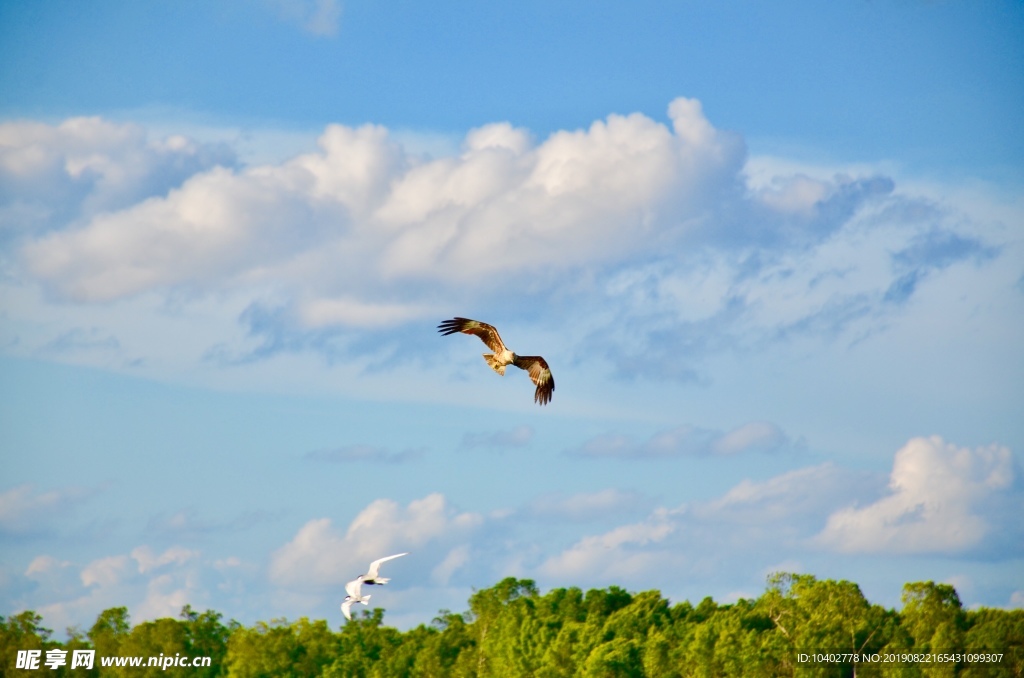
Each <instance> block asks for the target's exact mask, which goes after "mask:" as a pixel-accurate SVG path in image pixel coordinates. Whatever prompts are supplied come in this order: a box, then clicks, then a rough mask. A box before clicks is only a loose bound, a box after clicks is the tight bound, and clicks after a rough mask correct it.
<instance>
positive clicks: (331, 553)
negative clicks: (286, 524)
mask: <svg viewBox="0 0 1024 678" xmlns="http://www.w3.org/2000/svg"><path fill="white" fill-rule="evenodd" d="M482 522H483V517H482V516H480V515H478V514H474V513H460V512H459V511H457V510H456V509H455V508H453V507H452V506H450V505H449V504H448V502H447V500H446V499H445V498H444V496H443V495H441V494H431V495H428V496H426V497H424V498H423V499H417V500H414V501H411V502H410V503H409V504H408V505H407V506H404V507H403V506H401V505H399V504H398V503H397V502H394V501H392V500H390V499H378V500H376V501H374V502H373V503H371V504H370V505H369V506H367V507H366V508H365V509H363V510H362V511H361V512H360V513H359V514H358V515H357V516H356V517H355V518H354V519H353V520H352V522H351V523H350V524H349V526H348V528H347V529H346V530H345V531H344V533H342V532H341V531H339V530H338V529H336V528H335V527H334V524H333V521H332V520H331V519H330V518H318V519H315V520H311V521H309V522H308V523H306V524H305V525H303V526H302V527H301V528H300V529H299V531H298V532H297V533H296V534H295V536H294V537H293V538H292V539H291V541H289V542H288V543H287V544H285V545H284V546H282V547H281V548H280V549H278V550H277V551H275V552H274V554H273V556H272V557H271V561H270V569H269V574H270V579H271V581H272V582H273V583H275V584H277V585H279V586H282V587H286V588H289V589H309V588H314V589H319V588H322V587H326V586H338V585H344V583H345V582H346V581H348V580H349V579H351V578H352V576H353V573H356V574H358V573H359V572H362V571H363V570H364V569H365V568H366V566H367V565H368V564H369V563H370V562H371V561H373V560H376V559H377V558H380V557H381V556H382V555H386V554H389V553H400V552H403V551H410V552H411V551H416V552H417V559H418V560H419V561H420V562H430V555H429V554H431V553H435V552H437V551H438V549H441V550H442V551H447V552H448V553H449V556H447V557H449V558H454V557H455V556H450V549H452V548H455V547H456V546H458V545H459V544H458V543H457V542H460V541H461V542H463V543H465V540H466V538H467V537H468V536H469V535H470V534H472V533H473V532H474V531H475V530H476V529H477V528H478V527H479V526H480V525H481V524H482ZM443 557H444V556H441V557H438V560H441V559H442V558H443ZM453 562H454V561H451V562H449V565H448V566H446V567H444V568H442V570H441V571H442V572H447V571H451V569H452V568H454V567H455V566H454V565H453V564H452V563H453Z"/></svg>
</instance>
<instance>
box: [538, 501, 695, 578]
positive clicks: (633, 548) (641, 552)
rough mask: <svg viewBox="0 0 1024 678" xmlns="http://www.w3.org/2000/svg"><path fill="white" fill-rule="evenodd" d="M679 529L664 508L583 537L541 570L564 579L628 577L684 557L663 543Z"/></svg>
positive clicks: (546, 561)
mask: <svg viewBox="0 0 1024 678" xmlns="http://www.w3.org/2000/svg"><path fill="white" fill-rule="evenodd" d="M676 529H677V526H676V524H675V523H674V521H673V520H672V516H671V514H670V513H669V512H667V511H665V510H664V509H661V510H658V511H655V512H654V513H653V514H652V515H651V516H650V518H648V519H647V520H645V521H643V522H640V523H633V524H631V525H623V526H621V527H617V528H615V529H613V530H611V531H609V532H606V533H604V534H601V535H595V536H590V537H584V538H583V539H581V540H580V541H578V542H577V543H575V544H574V545H573V546H571V547H570V548H568V549H567V550H565V551H563V552H562V553H559V554H558V555H556V556H553V557H551V558H548V559H547V560H545V561H544V563H543V564H541V566H540V568H539V570H540V572H542V573H543V574H544V575H546V576H549V577H556V578H560V579H562V580H570V581H576V580H578V579H579V578H586V579H588V580H594V579H597V580H607V581H616V580H622V579H625V580H629V581H635V580H636V578H637V577H638V575H641V574H642V573H645V572H653V571H655V570H656V569H658V568H661V567H665V566H667V564H668V563H670V562H671V563H674V564H676V565H678V564H679V563H680V562H682V561H683V560H685V557H684V556H682V555H681V554H673V553H672V551H671V549H666V548H664V547H662V546H661V544H662V543H663V542H664V541H665V540H666V538H667V537H669V535H671V534H672V533H673V532H675V531H676Z"/></svg>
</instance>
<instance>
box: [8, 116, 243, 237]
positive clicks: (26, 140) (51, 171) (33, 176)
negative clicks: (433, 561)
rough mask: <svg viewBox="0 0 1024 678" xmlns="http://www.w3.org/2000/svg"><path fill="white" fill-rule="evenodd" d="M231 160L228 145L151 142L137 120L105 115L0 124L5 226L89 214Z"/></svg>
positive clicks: (37, 226)
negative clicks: (54, 121) (128, 121)
mask: <svg viewBox="0 0 1024 678" xmlns="http://www.w3.org/2000/svg"><path fill="white" fill-rule="evenodd" d="M233 163H234V155H233V154H232V153H231V152H230V151H229V150H228V149H227V147H226V146H224V145H220V144H200V143H197V142H195V141H193V140H190V139H187V138H185V137H183V136H180V135H170V136H167V137H165V138H163V139H160V140H156V141H153V140H150V139H148V138H147V135H146V132H145V130H144V129H143V128H141V127H139V126H137V125H132V124H119V123H114V122H110V121H107V120H102V119H100V118H70V119H68V120H66V121H64V122H63V123H61V124H59V125H56V126H54V125H47V124H44V123H39V122H32V121H17V122H4V123H0V185H3V186H4V188H2V189H0V233H2V232H6V233H20V234H28V233H32V232H33V231H39V230H42V229H52V228H63V227H65V226H66V225H67V224H69V223H71V224H74V223H80V222H82V221H87V220H88V219H90V218H92V217H93V216H95V215H97V214H99V213H101V212H104V211H110V210H120V209H124V208H126V207H128V206H130V205H132V204H133V203H136V202H139V201H141V200H144V199H146V198H148V197H151V196H155V195H162V194H164V193H165V192H166V191H167V190H168V189H169V188H171V187H173V186H177V185H179V184H180V183H181V182H182V181H184V180H185V179H186V178H188V177H189V176H191V175H193V174H195V173H196V172H199V171H202V170H204V169H206V168H209V167H212V166H214V165H218V164H227V165H230V164H233Z"/></svg>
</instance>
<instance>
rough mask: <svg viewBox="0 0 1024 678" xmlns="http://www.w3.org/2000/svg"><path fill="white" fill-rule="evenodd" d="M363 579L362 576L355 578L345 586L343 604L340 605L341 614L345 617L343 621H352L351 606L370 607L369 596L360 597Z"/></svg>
mask: <svg viewBox="0 0 1024 678" xmlns="http://www.w3.org/2000/svg"><path fill="white" fill-rule="evenodd" d="M362 588H363V578H362V576H359V577H356V578H355V579H353V580H352V581H350V582H349V583H347V584H345V593H347V594H348V595H347V596H345V602H343V603H342V604H341V613H342V614H343V615H345V619H348V620H349V621H352V604H353V603H362V604H363V605H366V606H369V605H370V596H369V595H366V596H364V595H362Z"/></svg>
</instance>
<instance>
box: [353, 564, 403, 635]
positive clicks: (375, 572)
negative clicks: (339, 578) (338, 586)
mask: <svg viewBox="0 0 1024 678" xmlns="http://www.w3.org/2000/svg"><path fill="white" fill-rule="evenodd" d="M407 555H409V554H408V553H396V554H395V555H393V556H387V557H385V558H378V559H377V560H375V561H373V562H372V563H370V569H368V570H367V571H366V574H361V575H359V576H358V577H356V578H355V579H353V580H352V581H350V582H349V583H347V584H345V593H347V594H348V595H347V596H345V601H344V602H343V603H342V604H341V613H342V614H343V615H345V619H348V620H349V621H352V605H353V604H355V603H362V604H363V605H366V606H369V605H370V596H369V594H367V595H365V596H364V595H363V584H366V585H368V586H374V585H376V584H387V583H388V582H389V581H391V580H390V579H388V578H386V577H381V576H380V564H381V563H384V562H387V561H389V560H392V559H394V558H401V557H402V556H407Z"/></svg>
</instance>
